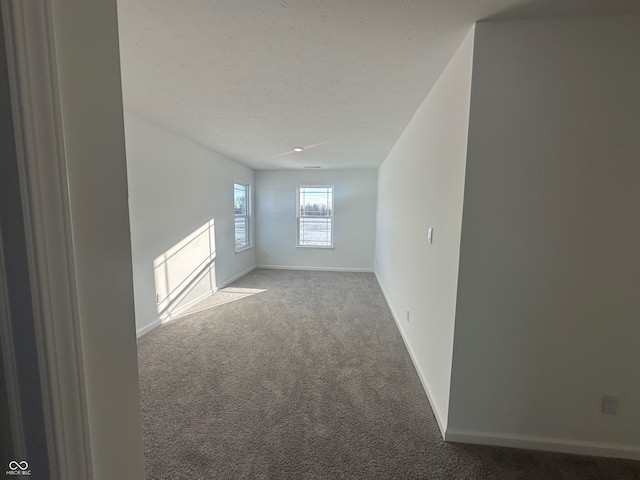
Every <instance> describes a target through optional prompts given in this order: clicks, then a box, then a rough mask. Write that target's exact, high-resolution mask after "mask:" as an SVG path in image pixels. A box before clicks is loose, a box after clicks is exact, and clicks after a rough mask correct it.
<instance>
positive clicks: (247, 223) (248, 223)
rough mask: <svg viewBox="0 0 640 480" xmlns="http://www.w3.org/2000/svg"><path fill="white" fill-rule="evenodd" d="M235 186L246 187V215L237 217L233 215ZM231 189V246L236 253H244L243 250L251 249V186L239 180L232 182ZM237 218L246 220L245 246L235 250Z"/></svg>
mask: <svg viewBox="0 0 640 480" xmlns="http://www.w3.org/2000/svg"><path fill="white" fill-rule="evenodd" d="M236 185H242V186H243V187H247V205H246V207H247V213H246V215H238V214H236V213H235V188H236ZM233 189H234V197H233V201H234V205H233V209H234V215H233V245H234V249H235V252H236V253H240V252H244V251H245V250H249V249H251V248H253V242H252V240H253V228H251V213H252V212H251V203H252V202H251V184H250V183H246V182H242V181H240V180H234V181H233ZM238 217H245V218H246V219H247V222H246V226H247V227H246V228H247V244H246V245H245V246H244V247H242V248H237V247H236V246H235V243H236V223H235V220H236V218H238Z"/></svg>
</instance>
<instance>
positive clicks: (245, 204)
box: [233, 183, 251, 252]
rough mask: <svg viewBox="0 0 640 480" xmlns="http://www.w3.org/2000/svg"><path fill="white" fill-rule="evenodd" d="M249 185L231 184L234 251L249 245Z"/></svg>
mask: <svg viewBox="0 0 640 480" xmlns="http://www.w3.org/2000/svg"><path fill="white" fill-rule="evenodd" d="M250 205H251V199H250V197H249V185H247V184H245V183H234V184H233V208H234V211H235V214H236V252H239V251H240V250H244V249H245V248H249V247H250V246H251V232H250V229H249V227H250V224H251V222H250V218H249V215H250V212H251V209H250Z"/></svg>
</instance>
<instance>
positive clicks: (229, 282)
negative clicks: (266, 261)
mask: <svg viewBox="0 0 640 480" xmlns="http://www.w3.org/2000/svg"><path fill="white" fill-rule="evenodd" d="M256 268H257V266H256V265H254V266H252V267H249V268H247V269H246V270H245V271H244V272H240V273H239V274H237V275H234V276H233V277H231V278H230V279H229V280H227V281H225V282H223V283H221V284H220V285H218V288H216V289H215V291H216V292H217V291H218V290H221V289H223V288H224V287H226V286H227V285H230V284H232V283H233V282H235V281H236V280H238V279H239V278H241V277H244V276H245V275H246V274H247V273H249V272H251V271H252V270H254V269H256Z"/></svg>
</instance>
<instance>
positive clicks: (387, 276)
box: [376, 30, 473, 433]
mask: <svg viewBox="0 0 640 480" xmlns="http://www.w3.org/2000/svg"><path fill="white" fill-rule="evenodd" d="M472 53H473V30H471V31H470V32H469V34H468V35H467V36H466V38H465V40H464V41H463V43H462V44H461V45H460V47H459V49H458V51H457V52H456V54H455V55H454V57H453V58H452V60H451V62H450V63H449V65H448V66H447V68H446V69H445V71H444V72H443V73H442V76H441V77H440V79H439V80H438V81H437V83H436V84H435V86H434V87H433V89H432V90H431V92H430V93H429V95H428V96H427V98H426V99H425V100H424V102H423V103H422V105H421V106H420V107H419V108H418V110H417V111H416V114H415V116H414V117H413V119H412V120H411V122H410V123H409V125H408V126H407V128H406V129H405V130H404V132H403V133H402V135H401V136H400V138H399V140H398V142H397V143H396V145H395V147H394V148H393V149H392V150H391V152H390V153H389V156H388V157H387V159H386V160H385V161H384V163H383V164H382V166H381V167H380V169H379V172H378V211H377V225H376V262H377V265H376V275H377V276H378V280H379V282H380V286H381V287H382V289H383V291H384V292H385V296H386V298H387V302H388V303H389V306H390V307H391V310H392V312H393V314H394V317H395V318H396V321H397V322H398V326H399V328H400V330H401V332H402V335H403V337H404V340H405V343H406V345H407V347H408V349H409V351H410V353H411V355H412V358H413V361H414V364H415V365H416V368H417V370H418V372H419V375H420V378H421V380H422V382H423V385H424V386H425V389H426V390H427V394H428V395H429V400H430V402H431V406H432V408H433V410H434V413H435V414H436V418H437V420H438V424H439V425H440V429H441V430H442V431H443V433H444V429H445V428H446V425H447V413H448V405H449V383H450V374H451V356H452V347H453V329H454V314H455V301H456V287H457V274H458V255H459V246H460V228H461V222H462V196H463V185H464V176H465V158H466V144H467V125H468V119H469V95H470V90H471V86H470V85H471V58H472ZM428 227H433V229H434V234H433V243H432V244H429V243H428V242H427V229H428ZM407 310H410V320H409V321H407V319H406V311H407Z"/></svg>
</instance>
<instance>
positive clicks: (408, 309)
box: [407, 309, 409, 322]
mask: <svg viewBox="0 0 640 480" xmlns="http://www.w3.org/2000/svg"><path fill="white" fill-rule="evenodd" d="M408 321H409V309H407V322H408Z"/></svg>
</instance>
